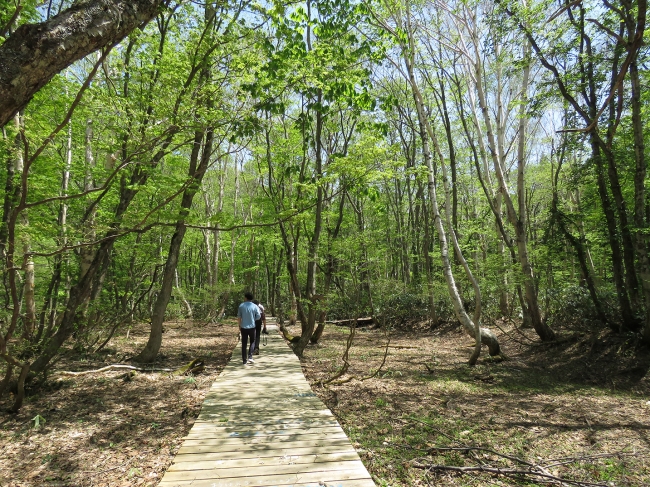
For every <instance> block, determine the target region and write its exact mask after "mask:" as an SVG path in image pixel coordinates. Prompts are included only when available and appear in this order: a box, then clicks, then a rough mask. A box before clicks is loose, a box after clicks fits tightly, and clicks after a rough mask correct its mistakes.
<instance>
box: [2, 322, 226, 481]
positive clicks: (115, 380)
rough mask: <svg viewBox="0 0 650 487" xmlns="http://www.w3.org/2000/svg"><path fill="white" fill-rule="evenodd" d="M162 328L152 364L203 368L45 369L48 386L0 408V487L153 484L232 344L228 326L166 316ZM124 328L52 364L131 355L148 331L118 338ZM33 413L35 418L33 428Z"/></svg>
mask: <svg viewBox="0 0 650 487" xmlns="http://www.w3.org/2000/svg"><path fill="white" fill-rule="evenodd" d="M165 330H166V332H165V334H164V335H163V346H162V349H161V356H160V357H159V361H158V362H157V363H156V364H155V366H156V367H160V368H174V369H175V368H178V367H180V366H183V365H185V364H187V363H188V362H190V361H191V360H192V359H193V358H196V357H203V358H204V359H205V364H206V369H205V372H204V373H202V374H199V375H197V376H196V377H193V378H191V377H188V376H184V375H181V376H173V375H171V374H169V373H164V372H155V373H136V374H135V375H134V376H131V375H130V374H126V373H125V371H111V372H103V373H98V374H92V375H84V376H77V377H70V376H61V377H60V378H56V374H55V373H54V374H52V380H51V386H50V387H49V388H48V389H41V390H39V391H36V392H35V394H34V395H32V396H30V397H29V398H28V400H27V401H26V403H25V406H24V407H23V408H22V409H21V411H20V412H19V413H18V414H16V415H9V414H7V413H5V412H3V413H0V486H2V487H28V486H29V487H31V486H44V487H47V486H51V487H54V486H70V487H73V486H74V487H90V486H93V487H117V486H154V485H156V484H158V482H159V481H160V478H161V477H162V474H163V473H164V472H165V470H166V468H167V467H168V466H169V465H170V464H171V462H172V460H173V457H174V454H175V452H176V451H177V450H178V448H179V447H180V444H181V438H182V437H183V436H184V435H186V434H187V432H188V431H189V429H190V428H191V427H192V424H193V422H194V418H196V416H197V415H198V413H199V411H200V407H201V403H202V401H203V397H204V396H205V393H206V392H207V390H208V389H209V388H210V386H211V385H212V382H213V381H214V380H215V378H216V377H217V376H218V375H219V373H220V371H221V370H222V369H223V367H224V366H225V365H226V363H227V362H228V360H229V359H230V355H231V351H232V349H233V347H234V346H235V344H236V342H237V332H236V330H237V328H236V325H233V324H225V325H220V324H216V325H215V324H211V325H203V324H197V323H190V322H187V323H166V324H165ZM125 332H126V330H125V331H124V333H122V335H121V336H118V337H116V338H114V339H113V340H111V342H110V343H109V345H108V347H107V348H106V349H105V350H104V351H103V352H101V353H100V354H98V355H94V356H86V357H83V358H81V360H80V357H79V356H78V354H74V353H73V352H71V353H70V355H69V357H68V358H64V359H63V360H61V361H60V362H59V363H58V364H57V365H56V367H55V370H57V371H59V370H66V371H81V370H92V369H98V368H100V367H103V366H106V365H108V364H112V363H117V362H119V361H120V360H121V359H122V358H124V357H128V356H133V355H135V353H136V352H137V351H139V350H141V349H142V347H143V346H144V344H145V343H146V340H147V337H148V328H147V327H146V326H144V325H139V326H137V327H135V328H134V329H132V330H131V331H130V333H129V338H128V339H127V338H126V336H125ZM73 359H74V360H73ZM5 399H6V398H5ZM8 406H9V403H8V402H4V403H0V407H1V408H3V410H4V409H6V408H7V407H8ZM37 415H39V416H41V417H43V418H45V423H44V424H41V425H40V426H39V427H38V428H36V427H34V421H32V418H34V417H36V416H37Z"/></svg>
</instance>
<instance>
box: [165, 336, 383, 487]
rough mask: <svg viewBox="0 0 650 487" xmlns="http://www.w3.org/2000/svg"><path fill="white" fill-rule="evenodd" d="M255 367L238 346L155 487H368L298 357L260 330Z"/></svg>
mask: <svg viewBox="0 0 650 487" xmlns="http://www.w3.org/2000/svg"><path fill="white" fill-rule="evenodd" d="M268 329H269V335H268V344H267V345H266V346H260V355H259V356H255V365H252V366H251V365H246V366H244V365H242V360H241V342H238V343H237V346H236V347H235V349H234V350H233V354H232V358H231V359H230V362H229V363H228V365H227V366H226V367H225V369H224V370H223V372H222V373H221V375H220V376H219V378H218V379H217V380H216V381H215V382H214V384H212V387H211V388H210V391H209V392H208V394H207V395H206V397H205V401H204V402H203V407H202V409H201V414H199V417H198V418H197V420H196V422H195V423H194V426H193V427H192V429H191V430H190V432H189V434H188V435H187V437H186V438H185V439H184V441H183V446H182V447H181V448H180V450H179V451H178V454H177V455H176V458H175V459H174V463H173V464H172V465H171V466H170V467H169V469H168V470H167V472H166V473H165V476H164V477H163V478H162V480H161V482H160V484H159V486H161V487H174V486H179V487H180V486H186V485H187V486H190V485H191V486H192V487H263V486H268V487H271V486H273V487H323V486H327V487H375V484H374V482H373V481H372V479H371V477H370V475H369V474H368V471H367V470H366V468H365V467H364V466H363V464H362V463H361V460H360V459H359V456H358V455H357V453H356V451H355V450H354V448H352V445H351V444H350V441H349V439H348V437H347V436H346V434H345V432H344V431H343V429H342V428H341V426H340V425H339V423H338V422H337V421H336V418H335V417H334V416H333V415H332V412H331V411H330V410H329V409H328V408H327V407H326V406H325V404H323V402H321V401H320V399H318V398H317V397H316V396H315V395H314V393H313V392H312V391H311V389H310V387H309V384H308V383H307V380H306V379H305V376H304V375H303V373H302V368H301V366H300V362H299V360H298V357H296V356H295V355H294V353H293V352H292V351H291V349H290V348H289V347H288V346H287V344H286V343H285V341H284V340H283V339H282V337H281V336H280V335H279V334H278V332H277V327H276V326H275V325H270V324H269V326H268Z"/></svg>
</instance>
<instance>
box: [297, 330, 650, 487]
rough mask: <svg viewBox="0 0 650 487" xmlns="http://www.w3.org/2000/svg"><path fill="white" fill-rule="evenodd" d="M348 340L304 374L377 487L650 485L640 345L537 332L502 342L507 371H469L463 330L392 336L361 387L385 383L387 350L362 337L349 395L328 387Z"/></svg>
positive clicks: (322, 347)
mask: <svg viewBox="0 0 650 487" xmlns="http://www.w3.org/2000/svg"><path fill="white" fill-rule="evenodd" d="M296 331H298V330H296ZM348 335H349V330H348V329H346V328H342V327H334V326H331V327H329V328H328V329H327V330H326V333H325V334H324V337H323V340H322V342H321V343H320V344H319V345H317V346H315V347H312V348H311V349H309V350H308V351H307V353H306V360H305V361H304V364H303V366H304V371H305V373H306V375H307V377H308V379H309V380H310V381H311V383H312V387H313V389H314V391H315V392H316V393H317V394H318V395H319V396H320V397H321V399H323V400H324V401H325V402H326V404H327V405H328V406H329V407H330V408H331V409H332V411H333V412H334V414H335V415H336V416H337V417H338V418H339V421H340V422H341V424H342V425H343V427H344V429H345V430H346V432H347V433H348V435H349V436H350V438H351V439H352V441H353V443H354V444H355V446H356V447H357V449H358V450H359V451H360V453H361V457H362V459H363V461H364V463H365V464H366V467H367V468H368V470H369V471H370V473H371V474H372V475H373V478H374V479H375V481H376V483H377V485H378V486H391V487H398V486H404V487H406V486H413V485H441V486H442V485H445V486H470V485H471V486H488V485H546V484H547V483H548V482H549V481H553V479H552V477H558V478H566V479H572V480H580V481H584V482H587V483H596V484H602V485H611V486H613V485H616V486H647V485H650V387H649V383H650V380H649V379H648V378H647V377H646V372H647V371H648V366H649V363H650V361H649V357H648V352H647V350H644V349H638V348H637V346H636V344H635V343H634V342H633V341H628V342H626V341H624V340H621V339H620V338H611V337H607V336H604V337H588V336H578V335H565V336H566V338H564V339H561V340H560V343H558V344H555V345H541V344H540V343H539V342H538V341H537V340H535V339H534V334H533V333H532V332H526V333H524V334H522V333H520V332H517V331H516V330H512V329H508V330H504V331H503V332H500V333H499V338H500V341H501V344H502V346H503V349H504V352H505V354H506V355H507V356H508V358H509V360H506V361H503V362H493V361H490V360H489V359H486V358H485V356H482V357H481V360H480V362H479V365H478V366H476V367H473V368H470V367H468V366H467V365H466V360H467V358H468V357H469V354H470V353H471V348H469V347H470V346H472V345H473V343H472V341H471V340H469V339H468V338H467V337H466V336H465V335H464V334H462V333H461V332H460V330H459V329H458V327H456V326H451V325H449V326H446V327H442V328H439V329H437V330H430V329H428V328H427V327H422V328H419V329H418V328H415V329H411V330H409V331H403V332H392V333H391V341H390V346H389V347H388V355H387V359H386V362H385V364H384V366H383V368H382V369H381V371H380V372H379V373H378V374H377V376H376V377H375V378H371V379H365V380H363V379H364V378H365V377H368V376H370V375H372V374H373V373H374V372H376V371H377V369H378V367H379V365H380V364H381V361H382V359H383V357H384V352H385V345H386V343H387V338H386V335H385V334H384V333H383V332H382V331H373V330H357V333H356V336H355V338H354V342H353V346H352V348H351V350H350V358H349V363H350V368H349V371H348V373H347V374H346V375H344V376H343V377H342V378H341V379H342V380H340V381H339V382H342V383H339V384H338V385H333V384H330V385H328V386H326V387H323V386H321V385H320V381H323V380H326V379H327V378H328V377H330V376H332V375H333V374H334V373H335V372H336V370H338V368H339V367H340V366H341V364H342V362H341V357H342V354H343V351H344V347H345V342H346V339H347V337H348ZM351 377H354V378H353V379H352V380H350V381H349V382H345V380H346V379H350V378H351ZM505 455H507V456H508V457H510V458H506V456H505ZM434 466H439V467H443V466H445V467H482V468H494V469H497V468H500V469H502V470H503V469H510V470H514V471H532V472H536V473H542V474H545V475H547V477H542V476H534V475H524V474H518V475H513V476H506V475H501V474H495V473H491V474H487V473H482V472H480V471H468V472H464V473H459V472H455V471H452V470H442V469H440V468H432V467H434ZM556 485H559V484H557V483H556ZM566 485H569V484H566Z"/></svg>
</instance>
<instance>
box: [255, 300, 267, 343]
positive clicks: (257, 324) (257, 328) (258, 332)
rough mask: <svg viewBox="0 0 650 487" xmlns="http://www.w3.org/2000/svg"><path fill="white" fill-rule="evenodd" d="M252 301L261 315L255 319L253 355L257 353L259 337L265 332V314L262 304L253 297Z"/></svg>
mask: <svg viewBox="0 0 650 487" xmlns="http://www.w3.org/2000/svg"><path fill="white" fill-rule="evenodd" d="M253 303H255V304H256V305H257V307H258V308H259V309H260V313H261V315H262V317H261V318H260V319H259V320H255V351H254V352H253V355H259V354H260V338H261V337H262V333H266V315H265V314H264V306H262V305H261V304H260V302H259V301H258V300H256V299H254V300H253ZM262 324H264V331H262Z"/></svg>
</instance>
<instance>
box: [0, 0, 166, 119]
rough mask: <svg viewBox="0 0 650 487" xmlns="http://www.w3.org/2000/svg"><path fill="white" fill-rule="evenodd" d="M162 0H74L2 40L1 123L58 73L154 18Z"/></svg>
mask: <svg viewBox="0 0 650 487" xmlns="http://www.w3.org/2000/svg"><path fill="white" fill-rule="evenodd" d="M163 3H164V2H163V1H162V0H88V1H84V2H75V3H74V4H73V5H72V6H71V7H70V8H68V9H67V10H64V11H63V12H61V13H60V14H59V15H56V16H55V17H52V18H50V19H49V20H47V21H45V22H42V23H40V24H23V25H21V26H20V27H18V28H17V29H16V31H15V32H14V33H12V34H11V36H10V37H9V38H8V39H7V40H6V41H5V42H4V43H3V44H2V45H0V127H3V126H4V125H5V124H6V123H7V122H8V121H9V120H11V118H12V117H13V116H14V115H15V114H16V112H18V110H20V109H22V108H23V107H25V105H27V103H28V102H29V100H31V98H32V96H34V94H35V93H36V92H37V91H38V90H40V89H41V88H42V87H43V86H45V85H46V84H47V83H48V82H49V81H50V79H52V77H54V75H55V74H57V73H59V72H60V71H62V70H63V69H65V68H66V67H67V66H69V65H71V64H72V63H74V62H75V61H78V60H79V59H82V58H83V57H85V56H87V55H88V54H90V53H91V52H93V51H96V50H97V49H101V48H103V47H106V46H110V45H113V44H115V43H117V42H119V41H121V40H122V39H124V38H125V37H126V36H127V35H128V34H129V33H130V32H131V31H132V30H134V29H136V28H137V27H141V26H143V25H144V24H146V23H147V22H149V20H151V19H152V18H153V17H154V16H155V15H156V14H157V13H158V11H159V8H160V6H161V5H162V4H163Z"/></svg>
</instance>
